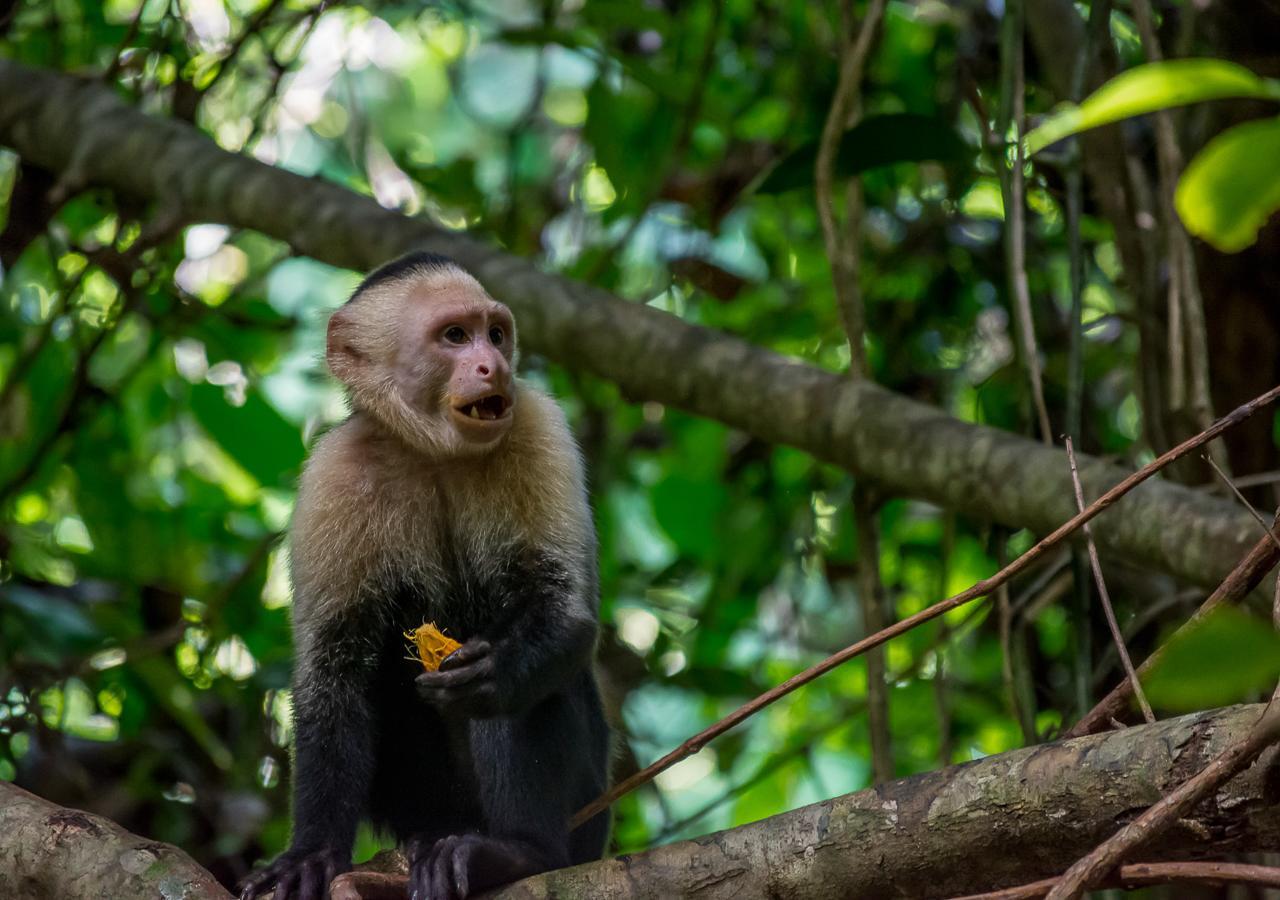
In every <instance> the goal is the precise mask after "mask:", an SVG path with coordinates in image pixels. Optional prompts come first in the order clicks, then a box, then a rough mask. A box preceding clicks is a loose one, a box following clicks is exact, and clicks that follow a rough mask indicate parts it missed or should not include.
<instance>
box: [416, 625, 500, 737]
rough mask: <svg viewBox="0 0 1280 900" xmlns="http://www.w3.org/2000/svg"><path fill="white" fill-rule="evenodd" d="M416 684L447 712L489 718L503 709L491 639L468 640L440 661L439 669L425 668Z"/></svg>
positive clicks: (431, 700) (425, 697) (426, 696)
mask: <svg viewBox="0 0 1280 900" xmlns="http://www.w3.org/2000/svg"><path fill="white" fill-rule="evenodd" d="M414 684H415V686H416V687H417V689H418V696H420V697H421V698H422V699H423V700H425V701H426V702H428V703H430V704H431V705H432V706H434V707H435V708H436V709H438V710H440V712H441V713H442V714H443V715H445V716H461V717H464V718H487V717H489V716H496V715H498V714H499V713H500V712H501V711H502V710H501V692H500V691H499V689H498V682H497V666H496V665H495V664H494V660H493V647H492V645H491V644H490V643H489V642H488V641H482V640H475V641H467V643H465V644H463V645H462V647H461V648H460V649H458V650H455V651H453V653H451V654H450V655H449V656H448V657H446V658H445V660H444V661H443V662H442V663H440V669H439V671H436V672H423V673H422V674H421V675H419V676H418V677H417V678H416V679H414Z"/></svg>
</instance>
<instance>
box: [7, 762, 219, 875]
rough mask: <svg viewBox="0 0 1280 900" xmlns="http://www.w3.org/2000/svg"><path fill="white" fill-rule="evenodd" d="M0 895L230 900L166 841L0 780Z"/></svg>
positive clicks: (187, 857)
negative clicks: (144, 835)
mask: <svg viewBox="0 0 1280 900" xmlns="http://www.w3.org/2000/svg"><path fill="white" fill-rule="evenodd" d="M0 896H3V897H4V898H5V900H79V898H84V900H91V898H92V900H99V898H102V897H163V898H165V900H229V898H230V897H231V895H230V894H229V893H227V891H226V890H225V889H224V888H223V887H222V885H220V884H218V882H217V879H215V878H214V877H213V876H212V875H210V874H209V873H208V872H207V871H205V870H204V869H202V868H201V867H200V866H198V865H196V863H195V861H194V860H193V859H191V857H189V856H187V854H186V853H184V852H182V851H181V850H179V849H178V848H177V847H174V846H172V845H170V844H161V843H158V842H156V841H149V840H147V839H145V838H141V837H138V836H137V835H136V834H131V833H130V832H128V831H125V830H124V829H123V828H121V827H120V826H119V825H117V824H116V823H115V822H112V821H111V820H110V819H104V818H103V817H102V816H95V815H91V814H90V813H86V812H81V811H80V810H78V809H67V808H66V807H63V806H57V805H56V804H53V803H50V802H49V801H47V800H41V799H40V798H39V797H37V796H35V795H34V794H28V793H27V792H26V791H24V790H22V788H19V787H16V786H15V785H12V784H9V783H7V782H3V781H0Z"/></svg>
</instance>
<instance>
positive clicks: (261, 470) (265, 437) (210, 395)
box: [191, 384, 305, 487]
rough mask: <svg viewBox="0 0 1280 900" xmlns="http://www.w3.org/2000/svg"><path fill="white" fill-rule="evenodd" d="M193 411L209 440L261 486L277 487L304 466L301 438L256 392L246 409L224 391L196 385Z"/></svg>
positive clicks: (207, 385)
mask: <svg viewBox="0 0 1280 900" xmlns="http://www.w3.org/2000/svg"><path fill="white" fill-rule="evenodd" d="M191 410H192V412H193V413H194V414H195V417H196V420H197V421H198V422H199V423H200V425H201V427H203V428H204V430H205V431H207V432H208V433H209V436H210V437H212V438H213V439H214V440H215V441H217V442H218V444H219V445H221V447H222V449H224V450H226V451H227V453H228V454H229V455H230V456H231V457H232V458H233V459H235V461H236V462H238V463H239V464H240V465H241V466H243V467H244V470H245V471H246V472H248V473H249V474H250V475H252V476H253V477H254V478H256V479H257V480H258V483H259V484H262V485H264V486H267V487H275V486H277V485H279V484H281V483H282V482H283V481H284V480H285V479H286V478H289V477H292V476H293V474H295V473H296V472H297V471H298V467H299V466H300V465H301V464H302V458H303V455H304V453H305V448H304V447H303V446H302V435H301V434H300V433H299V431H298V429H297V428H295V427H294V426H293V425H291V424H289V422H287V421H286V420H285V419H284V417H283V416H281V415H280V413H278V412H276V409H275V407H274V406H272V405H271V404H269V403H267V401H266V400H263V399H262V397H261V396H260V395H259V394H257V393H256V392H254V391H250V392H249V394H248V396H247V397H246V398H245V402H244V405H243V406H232V405H231V404H230V403H228V402H227V400H226V396H225V394H224V392H223V390H222V388H220V387H217V386H215V385H212V384H200V385H196V386H195V387H194V388H192V389H191Z"/></svg>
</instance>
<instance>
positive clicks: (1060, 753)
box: [496, 705, 1280, 900]
mask: <svg viewBox="0 0 1280 900" xmlns="http://www.w3.org/2000/svg"><path fill="white" fill-rule="evenodd" d="M1261 709H1262V707H1261V706H1260V705H1254V706H1247V707H1232V708H1230V709H1226V710H1218V711H1214V712H1211V713H1200V714H1197V715H1194V716H1187V717H1184V718H1180V719H1172V720H1168V721H1164V722H1157V723H1155V724H1154V725H1144V726H1139V727H1135V728H1128V729H1124V730H1121V731H1115V732H1110V733H1108V734H1104V735H1095V736H1091V737H1085V738H1078V739H1076V740H1071V741H1062V742H1058V743H1055V744H1046V745H1042V746H1039V747H1030V748H1026V749H1023V750H1014V751H1012V752H1010V753H1004V754H1001V755H999V756H992V757H988V758H986V759H982V760H978V761H977V762H972V763H967V764H965V765H961V766H952V767H950V768H947V769H942V770H940V771H937V772H931V773H928V774H925V775H918V776H915V777H913V778H907V779H903V780H901V781H895V782H890V783H889V784H885V785H881V786H879V787H877V788H873V789H869V790H865V791H860V792H858V793H855V794H848V795H846V796H843V797H837V798H835V799H833V800H828V801H825V802H823V803H815V804H813V805H812V806H806V807H803V808H801V809H797V810H794V811H792V812H789V813H784V814H782V815H779V816H774V817H772V818H769V819H764V820H763V821H760V822H756V823H754V824H751V825H745V826H742V827H741V828H735V829H732V830H730V831H722V832H719V833H716V834H712V835H707V836H706V837H702V838H698V839H696V840H692V841H684V842H680V843H676V844H669V845H667V846H665V847H659V848H657V849H655V850H651V851H649V852H647V853H642V854H635V855H630V856H625V857H620V858H618V859H612V860H607V861H605V862H601V863H594V864H591V865H586V866H579V867H577V868H573V869H563V870H561V871H558V872H550V873H548V874H546V875H542V876H539V877H537V878H532V879H528V880H526V881H524V882H521V883H520V884H517V885H514V886H512V887H510V888H508V889H506V890H505V891H502V892H500V893H499V894H498V895H496V896H498V897H500V898H503V900H517V898H546V897H553V896H554V897H611V898H614V900H638V898H661V897H676V896H692V895H694V894H696V895H697V896H698V897H701V898H707V900H714V898H717V897H734V898H737V900H749V898H757V897H758V898H764V897H768V898H774V900H788V898H801V897H803V898H807V900H823V898H835V897H918V898H924V897H953V896H956V895H958V894H966V893H972V892H975V891H980V890H988V889H991V888H993V887H998V886H1002V885H1014V884H1020V883H1023V882H1026V881H1027V880H1029V879H1035V878H1040V877H1044V876H1048V875H1053V874H1056V873H1059V872H1061V871H1063V870H1064V869H1066V868H1067V867H1068V866H1069V865H1070V864H1071V863H1072V862H1074V861H1075V860H1076V858H1078V857H1079V856H1080V855H1082V854H1084V853H1086V852H1088V851H1089V850H1091V849H1092V848H1093V847H1094V846H1095V845H1096V844H1098V843H1099V842H1100V841H1102V840H1105V839H1106V838H1107V837H1109V836H1110V835H1111V834H1112V833H1113V832H1114V831H1115V830H1116V828H1118V827H1120V826H1121V825H1123V824H1124V823H1126V822H1128V821H1129V819H1130V818H1131V817H1132V814H1133V811H1134V810H1136V809H1142V808H1144V807H1146V806H1149V805H1150V804H1152V803H1154V802H1156V801H1157V800H1159V799H1160V798H1161V797H1162V796H1164V795H1165V794H1166V793H1168V792H1169V791H1170V790H1171V789H1172V788H1173V787H1175V786H1176V785H1178V784H1180V783H1181V782H1182V781H1183V780H1185V779H1186V777H1187V776H1188V775H1189V774H1190V773H1192V772H1196V771H1199V770H1200V769H1202V768H1203V767H1204V766H1205V765H1206V764H1207V763H1208V761H1209V760H1210V759H1212V758H1213V757H1214V756H1216V755H1217V754H1218V753H1220V752H1221V751H1222V750H1224V749H1225V748H1227V747H1229V746H1231V745H1233V744H1234V743H1236V742H1237V741H1239V740H1241V739H1242V738H1243V737H1244V736H1245V735H1246V734H1248V733H1249V730H1250V729H1251V728H1252V727H1253V725H1254V723H1255V722H1257V720H1258V715H1259V713H1260V711H1261ZM1277 775H1280V764H1278V763H1277V757H1276V753H1275V750H1274V749H1273V750H1270V751H1267V753H1266V754H1264V755H1263V757H1262V758H1261V760H1260V761H1259V762H1257V763H1255V764H1254V765H1253V766H1252V767H1251V768H1249V769H1248V770H1246V771H1244V772H1242V773H1241V774H1239V775H1237V776H1236V777H1235V778H1234V779H1233V780H1232V781H1230V782H1228V784H1227V785H1226V786H1225V787H1223V788H1222V789H1221V790H1220V791H1218V792H1217V793H1216V794H1215V795H1214V796H1213V797H1212V798H1211V799H1208V800H1206V801H1205V802H1204V803H1203V804H1201V805H1200V806H1198V807H1197V808H1196V809H1195V810H1194V812H1193V813H1192V814H1191V816H1190V818H1189V819H1187V820H1185V821H1183V822H1180V823H1179V824H1178V825H1177V826H1175V827H1174V828H1173V829H1171V830H1169V831H1167V832H1165V833H1164V834H1162V835H1160V836H1159V837H1158V838H1156V839H1155V840H1154V841H1153V843H1152V844H1151V845H1150V846H1148V847H1146V848H1144V851H1143V852H1144V855H1145V856H1147V858H1149V859H1160V858H1169V857H1186V856H1187V855H1191V854H1194V855H1198V856H1202V855H1207V854H1215V855H1221V854H1223V853H1230V852H1240V851H1245V850H1271V849H1276V848H1280V804H1276V803H1275V802H1274V797H1273V796H1272V794H1273V792H1274V784H1275V778H1276V777H1277ZM1269 785H1271V787H1269ZM1081 798H1088V802H1084V803H1082V802H1081ZM978 859H980V860H982V865H974V860H978Z"/></svg>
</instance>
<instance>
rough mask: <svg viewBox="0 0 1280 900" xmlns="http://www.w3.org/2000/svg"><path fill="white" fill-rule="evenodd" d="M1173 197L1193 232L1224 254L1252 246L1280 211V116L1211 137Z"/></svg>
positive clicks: (1240, 126)
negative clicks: (1265, 224) (1269, 219)
mask: <svg viewBox="0 0 1280 900" xmlns="http://www.w3.org/2000/svg"><path fill="white" fill-rule="evenodd" d="M1173 200H1174V204H1175V205H1176V206H1177V208H1178V215H1179V216H1180V217H1181V218H1182V224H1184V225H1185V226H1186V227H1187V230H1188V231H1190V232H1191V233H1192V234H1194V235H1196V236H1197V237H1202V238H1204V239H1205V240H1206V241H1208V242H1209V243H1211V244H1213V246H1215V247H1217V248H1218V249H1219V250H1221V251H1222V252H1223V253H1236V252H1238V251H1240V250H1243V249H1244V248H1245V247H1248V246H1249V245H1250V244H1252V243H1253V242H1254V241H1255V240H1257V238H1258V229H1259V228H1261V227H1262V226H1263V224H1264V223H1265V222H1266V221H1267V219H1268V218H1269V217H1270V216H1271V214H1272V213H1273V212H1275V211H1276V210H1277V209H1280V119H1262V120H1260V121H1257V122H1247V123H1245V124H1244V125H1237V126H1236V127H1235V128H1231V129H1228V130H1227V131H1224V132H1223V133H1222V134H1220V135H1218V136H1217V137H1216V138H1214V139H1213V140H1212V141H1210V142H1209V144H1208V146H1206V147H1205V148H1204V149H1203V150H1202V151H1200V153H1199V154H1197V155H1196V158H1195V159H1193V160H1191V162H1190V163H1189V164H1188V165H1187V168H1186V170H1185V171H1184V172H1183V173H1182V178H1181V179H1179V180H1178V188H1177V191H1176V192H1175V193H1174V198H1173Z"/></svg>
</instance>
